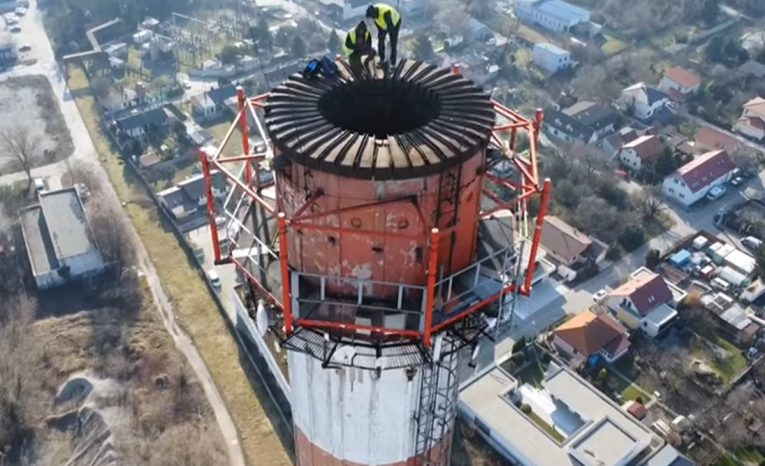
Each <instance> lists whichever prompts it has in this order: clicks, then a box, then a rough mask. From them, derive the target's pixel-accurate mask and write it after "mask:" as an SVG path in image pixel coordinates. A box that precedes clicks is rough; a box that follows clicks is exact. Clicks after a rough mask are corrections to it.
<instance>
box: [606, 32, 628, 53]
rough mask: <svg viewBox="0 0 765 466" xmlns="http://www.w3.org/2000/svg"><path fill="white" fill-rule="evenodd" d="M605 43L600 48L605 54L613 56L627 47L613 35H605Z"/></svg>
mask: <svg viewBox="0 0 765 466" xmlns="http://www.w3.org/2000/svg"><path fill="white" fill-rule="evenodd" d="M605 38H606V43H605V44H603V46H602V47H601V48H600V49H601V50H602V51H603V53H605V54H606V55H608V56H609V57H610V56H613V55H616V54H617V53H619V52H621V51H623V50H624V49H626V48H627V44H625V43H624V42H622V41H620V40H619V39H617V38H616V37H614V36H609V35H606V36H605Z"/></svg>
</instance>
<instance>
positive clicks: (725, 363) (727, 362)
mask: <svg viewBox="0 0 765 466" xmlns="http://www.w3.org/2000/svg"><path fill="white" fill-rule="evenodd" d="M713 343H714V344H716V345H717V346H719V347H721V348H723V349H724V350H725V351H727V352H728V358H726V359H724V360H717V359H714V358H712V360H711V361H709V362H710V365H711V366H712V368H713V369H714V370H715V371H716V372H717V373H718V374H720V375H721V376H722V377H723V379H724V380H725V383H728V382H730V381H731V380H733V379H734V378H735V377H736V376H738V375H739V374H741V372H743V371H744V369H746V366H747V365H748V363H747V361H746V358H745V357H744V355H743V354H741V350H739V349H738V348H736V347H735V346H733V345H732V344H731V343H730V342H729V341H728V340H725V339H724V338H722V337H720V336H717V337H716V338H715V340H714V341H713Z"/></svg>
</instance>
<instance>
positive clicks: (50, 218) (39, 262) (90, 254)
mask: <svg viewBox="0 0 765 466" xmlns="http://www.w3.org/2000/svg"><path fill="white" fill-rule="evenodd" d="M37 199H38V203H37V204H35V205H32V206H29V207H26V208H24V209H22V211H21V231H22V234H23V237H24V245H25V246H26V249H27V256H28V257H29V263H30V265H31V268H32V275H33V276H34V279H35V283H36V284H37V288H39V289H44V288H51V287H54V286H57V285H61V284H63V283H65V282H66V281H67V280H78V279H83V278H87V277H91V276H93V275H96V274H99V273H100V272H102V271H103V270H104V268H105V263H104V258H103V256H102V255H101V252H100V251H99V250H98V248H97V247H96V244H95V242H94V240H93V236H92V233H91V231H90V228H89V226H88V219H87V217H86V216H85V207H84V206H83V205H82V200H81V199H80V195H79V194H78V192H77V189H75V188H65V189H59V190H57V191H44V192H41V193H39V194H38V196H37Z"/></svg>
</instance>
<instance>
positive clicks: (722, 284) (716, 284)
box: [711, 277, 730, 292]
mask: <svg viewBox="0 0 765 466" xmlns="http://www.w3.org/2000/svg"><path fill="white" fill-rule="evenodd" d="M711 283H712V287H713V288H717V289H718V290H720V291H722V292H726V291H728V290H730V283H728V282H726V281H725V280H723V279H722V278H720V277H717V278H713V279H712V282H711Z"/></svg>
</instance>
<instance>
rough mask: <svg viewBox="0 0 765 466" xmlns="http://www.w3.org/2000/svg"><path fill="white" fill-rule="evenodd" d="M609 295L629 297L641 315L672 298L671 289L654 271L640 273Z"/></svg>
mask: <svg viewBox="0 0 765 466" xmlns="http://www.w3.org/2000/svg"><path fill="white" fill-rule="evenodd" d="M610 295H611V296H623V297H625V298H629V299H630V301H632V305H633V306H635V309H636V310H637V311H638V313H640V315H641V316H645V315H647V314H648V313H649V312H651V310H652V309H653V308H655V307H656V306H659V305H661V304H666V303H667V302H669V301H670V300H671V299H672V291H671V290H670V289H669V287H668V286H667V283H666V282H665V281H664V279H663V278H662V277H661V275H657V274H655V273H644V274H640V275H638V276H637V277H634V278H632V279H631V280H629V281H628V282H627V283H625V284H623V285H622V286H620V287H619V288H617V289H615V290H613V291H612V292H611V293H610Z"/></svg>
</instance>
